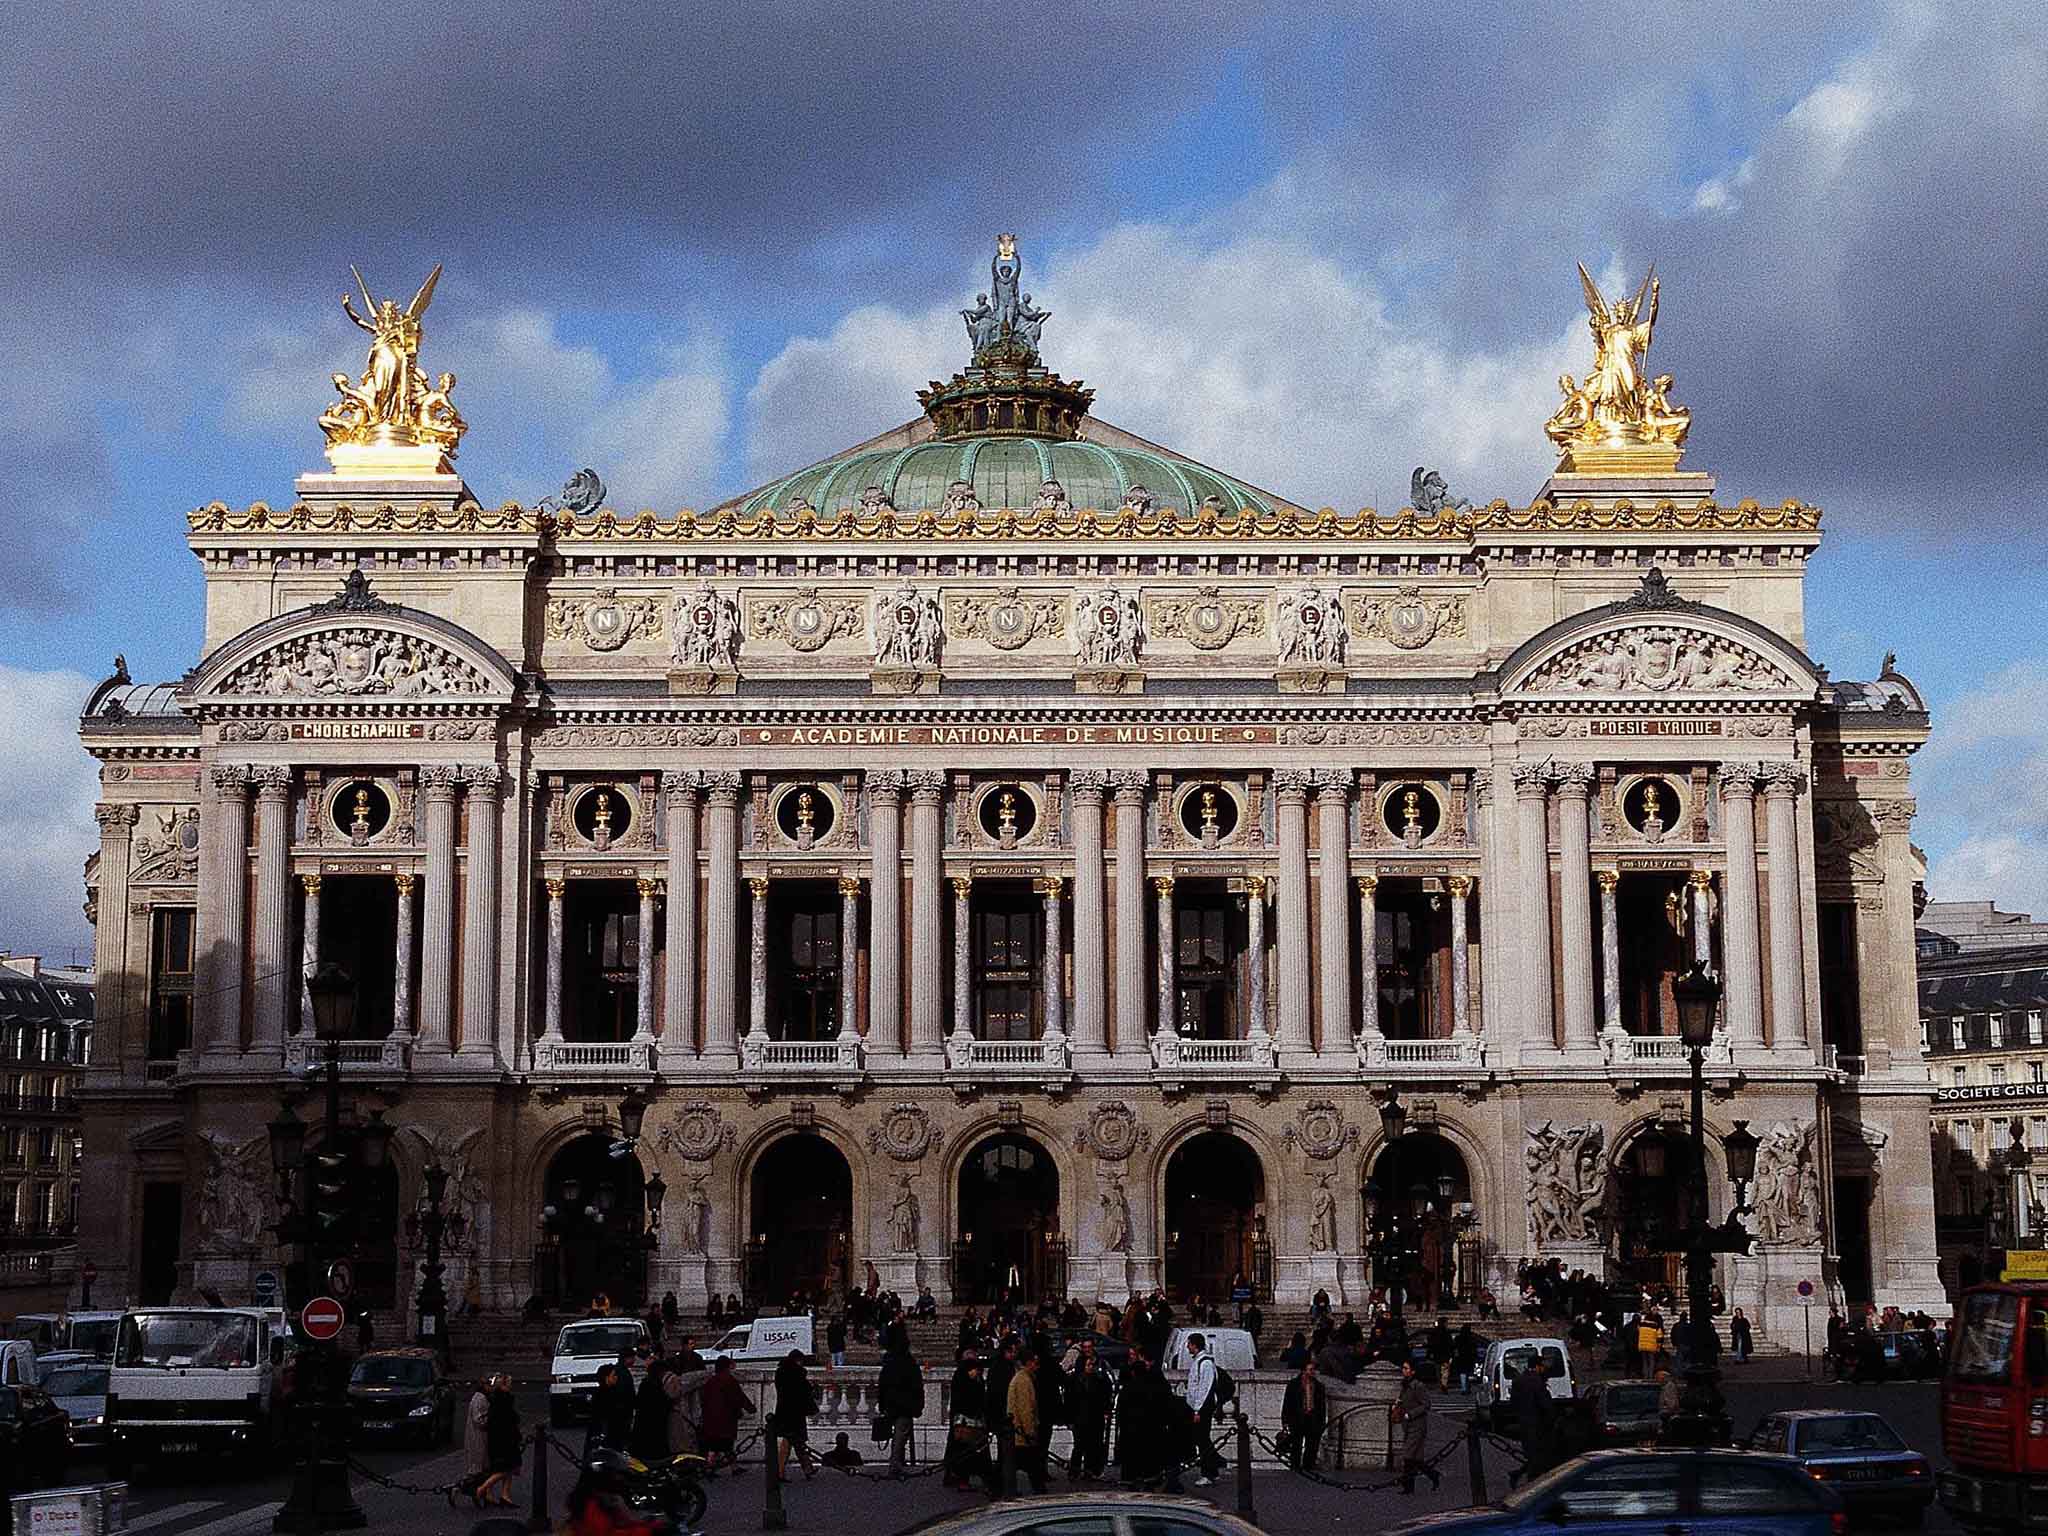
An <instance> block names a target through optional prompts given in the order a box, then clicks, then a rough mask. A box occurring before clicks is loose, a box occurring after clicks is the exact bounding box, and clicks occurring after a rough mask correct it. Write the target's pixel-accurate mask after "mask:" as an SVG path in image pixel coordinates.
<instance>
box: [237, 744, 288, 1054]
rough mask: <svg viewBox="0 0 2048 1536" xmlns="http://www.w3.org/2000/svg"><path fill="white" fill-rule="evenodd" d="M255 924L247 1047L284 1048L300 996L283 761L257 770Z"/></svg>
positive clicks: (253, 1048)
mask: <svg viewBox="0 0 2048 1536" xmlns="http://www.w3.org/2000/svg"><path fill="white" fill-rule="evenodd" d="M255 780H256V922H255V931H254V942H253V944H252V946H251V947H252V949H253V951H254V954H253V958H254V960H255V972H256V975H255V981H256V987H255V993H256V999H255V1004H256V1005H255V1008H254V1010H253V1012H252V1017H251V1029H250V1040H249V1048H250V1049H251V1050H253V1051H262V1050H277V1051H282V1050H283V1049H284V1022H285V1013H286V1011H287V1010H288V1009H289V1008H290V1007H291V1004H292V1001H293V1000H294V999H295V998H296V997H297V996H298V992H299V988H298V978H297V975H296V972H297V969H298V967H297V964H296V959H295V957H294V956H293V954H292V952H291V922H292V906H291V902H292V898H291V857H292V846H291V804H292V802H291V794H292V771H291V769H289V768H286V767H284V766H283V765H282V764H271V765H267V766H264V767H261V768H258V769H256V770H255Z"/></svg>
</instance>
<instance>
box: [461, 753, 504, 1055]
mask: <svg viewBox="0 0 2048 1536" xmlns="http://www.w3.org/2000/svg"><path fill="white" fill-rule="evenodd" d="M462 777H463V782H464V783H465V784H467V785H468V786H469V792H468V799H469V858H468V861H467V863H466V865H465V866H464V871H463V882H462V890H463V903H462V1046H461V1051H460V1054H462V1055H464V1056H472V1057H479V1058H491V1057H495V1056H496V1055H497V1032H498V786H499V785H500V784H501V783H502V782H503V780H504V777H505V775H504V771H503V770H502V769H500V768H499V767H498V766H497V764H495V763H477V764H474V765H472V766H471V767H469V768H466V769H464V770H463V775H462Z"/></svg>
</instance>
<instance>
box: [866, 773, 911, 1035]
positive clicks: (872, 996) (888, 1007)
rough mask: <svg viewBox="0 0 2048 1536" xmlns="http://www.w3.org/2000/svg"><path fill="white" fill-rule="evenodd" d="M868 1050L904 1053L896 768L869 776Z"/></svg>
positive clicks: (899, 789) (899, 796)
mask: <svg viewBox="0 0 2048 1536" xmlns="http://www.w3.org/2000/svg"><path fill="white" fill-rule="evenodd" d="M867 790H868V842H869V845H870V846H871V848H872V849H873V872H872V875H871V877H870V879H869V880H868V1054H869V1055H870V1056H871V1057H872V1056H883V1057H894V1056H901V1055H902V1054H903V775H902V773H901V772H900V771H898V770H897V769H894V768H880V769H872V770H870V771H869V773H868V776H867Z"/></svg>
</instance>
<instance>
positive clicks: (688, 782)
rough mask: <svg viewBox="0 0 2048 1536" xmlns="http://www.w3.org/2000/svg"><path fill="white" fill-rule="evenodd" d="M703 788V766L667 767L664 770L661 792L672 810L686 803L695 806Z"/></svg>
mask: <svg viewBox="0 0 2048 1536" xmlns="http://www.w3.org/2000/svg"><path fill="white" fill-rule="evenodd" d="M703 788H704V770H703V769H701V768H667V769H664V770H663V771H662V775H661V793H662V797H663V798H664V799H665V800H666V801H667V802H668V808H669V809H670V810H672V811H673V810H679V809H680V808H682V807H683V806H686V805H689V806H694V805H695V804H696V803H697V796H698V795H699V794H700V793H701V792H702V791H703Z"/></svg>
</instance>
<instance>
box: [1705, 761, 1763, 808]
mask: <svg viewBox="0 0 2048 1536" xmlns="http://www.w3.org/2000/svg"><path fill="white" fill-rule="evenodd" d="M1762 776H1763V765H1762V764H1761V763H1754V762H1727V763H1723V764H1721V766H1720V767H1719V768H1717V769H1716V770H1715V771H1714V777H1715V779H1716V780H1717V781H1718V782H1719V784H1720V788H1721V798H1722V799H1723V800H1736V799H1741V800H1753V799H1755V798H1756V781H1757V780H1758V779H1759V778H1761V777H1762Z"/></svg>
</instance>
